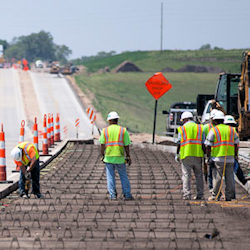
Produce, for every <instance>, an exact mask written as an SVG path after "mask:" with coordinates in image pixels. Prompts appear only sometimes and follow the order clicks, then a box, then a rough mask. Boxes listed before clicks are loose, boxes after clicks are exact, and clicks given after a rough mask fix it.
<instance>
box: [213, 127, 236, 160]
mask: <svg viewBox="0 0 250 250" xmlns="http://www.w3.org/2000/svg"><path fill="white" fill-rule="evenodd" d="M212 129H213V132H214V134H215V140H214V143H213V146H212V151H211V156H212V157H221V156H234V154H235V152H234V136H235V133H236V132H235V130H234V128H232V127H230V126H228V125H225V124H219V125H217V126H215V127H213V128H212Z"/></svg>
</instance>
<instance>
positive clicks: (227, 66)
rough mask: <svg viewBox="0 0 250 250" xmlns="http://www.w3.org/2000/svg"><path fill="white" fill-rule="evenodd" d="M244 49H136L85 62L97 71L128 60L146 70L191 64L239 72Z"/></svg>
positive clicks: (160, 69) (92, 70) (91, 69)
mask: <svg viewBox="0 0 250 250" xmlns="http://www.w3.org/2000/svg"><path fill="white" fill-rule="evenodd" d="M243 51H244V49H232V50H185V51H184V50H165V51H163V52H162V53H161V52H160V51H135V52H124V53H121V54H118V55H114V56H110V57H105V58H96V59H95V58H93V59H92V60H90V61H88V62H86V63H83V64H84V66H86V67H87V68H88V71H89V72H96V71H97V70H98V69H101V68H104V67H106V66H108V67H109V68H110V69H114V68H115V67H116V66H118V65H119V64H120V63H122V62H124V61H125V60H128V61H131V62H133V63H135V64H136V65H137V66H138V67H140V68H141V69H142V70H143V71H144V72H157V71H162V69H164V68H166V67H170V68H172V69H175V70H176V69H180V68H182V67H183V66H185V65H187V64H189V65H201V66H212V67H218V68H220V69H222V70H223V71H226V72H231V73H237V72H239V71H240V63H241V58H242V52H243Z"/></svg>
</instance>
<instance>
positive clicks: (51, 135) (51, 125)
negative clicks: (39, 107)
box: [50, 114, 55, 145]
mask: <svg viewBox="0 0 250 250" xmlns="http://www.w3.org/2000/svg"><path fill="white" fill-rule="evenodd" d="M50 121H51V123H50V138H51V145H54V141H55V138H54V118H53V114H51V120H50Z"/></svg>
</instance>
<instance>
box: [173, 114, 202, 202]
mask: <svg viewBox="0 0 250 250" xmlns="http://www.w3.org/2000/svg"><path fill="white" fill-rule="evenodd" d="M181 121H182V122H183V126H181V127H179V128H178V142H177V152H176V156H175V160H176V162H178V161H180V160H181V166H182V181H183V199H184V200H190V199H191V171H192V170H193V171H194V174H195V178H196V191H197V194H196V196H195V197H194V199H197V200H202V199H204V196H203V192H204V190H203V175H202V159H203V156H204V149H205V148H204V145H203V138H202V137H203V136H202V135H203V133H202V131H203V128H202V125H200V124H196V123H195V122H194V121H193V114H192V113H191V112H189V111H185V112H183V113H182V115H181Z"/></svg>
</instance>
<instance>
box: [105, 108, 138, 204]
mask: <svg viewBox="0 0 250 250" xmlns="http://www.w3.org/2000/svg"><path fill="white" fill-rule="evenodd" d="M119 118H120V117H119V115H118V114H117V112H115V111H112V112H110V113H109V114H108V117H107V121H108V123H109V126H108V127H106V128H104V129H103V130H102V133H101V136H100V143H101V155H102V160H103V162H104V163H105V165H106V175H107V186H108V192H109V194H110V199H111V200H116V199H117V191H116V183H115V170H117V171H118V173H119V176H120V180H121V184H122V192H123V196H124V200H132V199H133V197H132V195H131V189H130V182H129V179H128V176H127V170H126V164H125V163H128V165H130V164H131V158H130V152H129V144H130V138H129V134H128V132H127V130H126V128H123V127H121V126H119V125H118V119H119ZM124 149H125V152H126V159H125V157H124Z"/></svg>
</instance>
